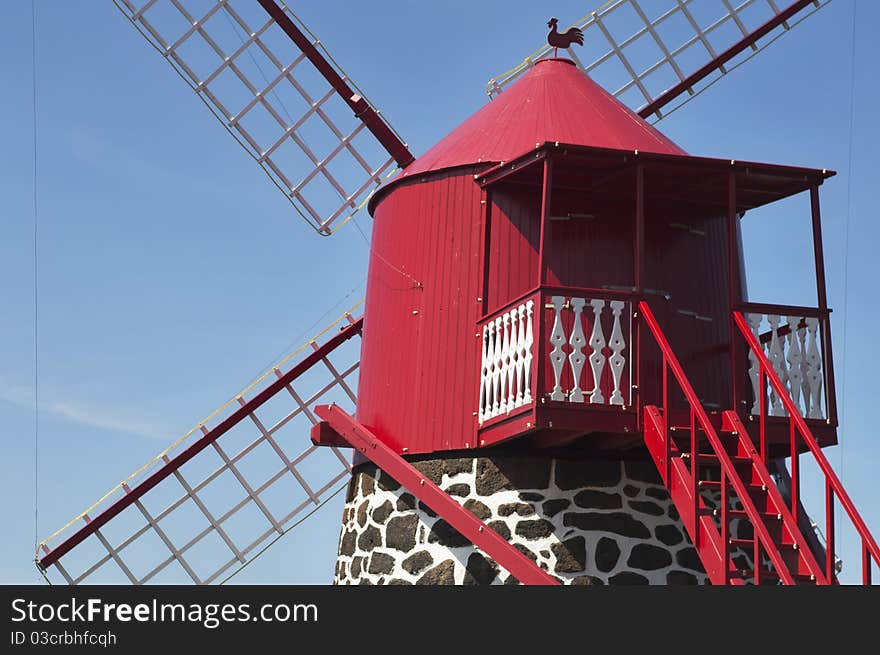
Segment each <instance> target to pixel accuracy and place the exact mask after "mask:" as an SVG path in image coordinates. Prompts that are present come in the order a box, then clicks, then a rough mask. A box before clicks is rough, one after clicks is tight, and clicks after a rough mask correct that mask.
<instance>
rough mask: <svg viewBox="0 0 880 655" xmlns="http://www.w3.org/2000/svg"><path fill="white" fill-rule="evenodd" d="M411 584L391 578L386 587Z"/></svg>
mask: <svg viewBox="0 0 880 655" xmlns="http://www.w3.org/2000/svg"><path fill="white" fill-rule="evenodd" d="M411 584H412V582H407V581H406V580H401V579H400V578H391V579H390V580H389V581H388V586H390V587H402V586H404V585H411Z"/></svg>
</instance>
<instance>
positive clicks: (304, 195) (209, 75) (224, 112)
mask: <svg viewBox="0 0 880 655" xmlns="http://www.w3.org/2000/svg"><path fill="white" fill-rule="evenodd" d="M114 1H115V2H116V4H117V6H118V7H119V8H120V10H121V11H122V12H123V13H124V14H125V15H126V17H127V18H128V19H129V20H130V21H131V22H132V24H133V25H134V26H135V27H136V28H137V29H138V30H139V31H140V32H141V34H143V36H144V37H145V38H146V39H147V40H148V41H149V42H150V43H151V44H152V45H153V46H154V47H155V48H156V49H157V50H158V51H159V52H161V53H162V55H163V56H164V57H165V59H166V60H167V61H168V62H169V63H170V64H171V65H172V66H173V67H174V68H175V70H177V72H178V73H179V74H180V75H181V77H182V78H183V79H184V80H185V81H186V82H187V83H188V84H189V85H190V86H191V87H192V89H193V90H194V91H195V92H196V93H197V94H198V95H199V97H200V98H201V99H202V100H203V101H204V102H205V104H206V105H207V106H208V107H209V109H210V110H211V111H212V113H213V114H214V115H215V116H216V117H217V119H218V120H220V122H221V123H223V125H224V126H225V127H226V129H227V130H229V132H230V134H232V136H233V137H235V139H236V140H237V141H238V142H239V143H240V144H241V145H242V146H243V147H244V149H245V150H246V151H247V152H248V153H249V154H250V155H251V156H252V157H253V158H254V160H255V161H256V162H257V163H258V164H259V165H260V166H261V167H262V168H263V170H264V171H265V172H266V174H267V175H268V176H269V177H270V178H271V179H272V181H273V182H274V183H275V185H276V186H277V187H278V188H279V189H281V190H282V191H283V192H284V194H285V195H286V196H287V198H288V199H289V200H290V202H291V203H292V204H293V206H294V207H295V208H296V210H297V212H298V213H299V214H300V215H301V216H302V217H303V218H304V219H305V220H306V221H308V222H309V223H310V224H311V225H312V226H313V227H314V228H315V229H316V230H317V231H319V232H321V233H323V234H329V233H332V232H333V231H334V230H335V229H336V228H338V227H339V226H340V225H341V224H343V223H344V222H346V221H347V220H348V218H350V217H351V216H353V215H354V213H355V212H357V211H358V210H359V209H360V208H362V207H363V206H364V205H365V203H366V201H367V199H368V198H369V195H370V194H371V193H372V191H373V190H374V189H375V188H377V187H378V186H379V184H380V183H381V182H382V180H383V178H384V177H386V176H387V175H389V174H390V173H391V172H393V171H394V170H395V168H396V165H395V161H394V158H393V157H390V156H389V155H388V153H387V152H386V151H385V149H384V148H383V146H382V145H381V144H380V142H379V141H378V139H377V138H376V137H375V136H373V135H372V134H371V133H370V131H369V130H366V129H364V128H365V124H364V123H363V122H361V120H360V119H359V118H358V117H357V116H355V112H354V111H352V109H351V107H350V105H349V104H348V103H347V102H346V99H345V98H342V97H340V96H339V94H338V93H337V91H336V90H335V89H334V88H333V86H332V85H331V84H330V83H329V82H327V81H326V80H324V79H323V78H321V77H320V76H318V75H317V74H316V73H315V69H314V68H313V67H312V64H311V62H310V61H309V60H308V59H307V58H306V55H305V54H304V53H303V52H301V51H299V50H298V49H297V48H296V47H295V46H294V45H293V43H292V42H291V41H290V39H289V38H288V37H287V35H285V34H284V33H283V31H282V30H281V28H280V27H279V26H278V24H276V22H275V21H274V20H273V19H271V18H270V17H269V15H268V14H267V13H266V11H264V10H263V9H262V8H260V7H259V5H257V3H256V2H255V1H254V0H212V2H211V4H210V6H209V7H208V8H207V10H205V9H204V7H205V4H206V3H205V2H202V1H199V0H151V1H149V2H146V3H142V4H140V6H138V3H137V2H135V1H134V0H114ZM280 6H281V9H282V10H283V12H284V14H285V15H286V16H287V17H289V18H290V19H291V20H292V21H293V22H294V23H295V24H296V25H297V29H299V30H300V31H301V32H303V33H306V34H309V38H311V40H312V45H313V46H314V47H315V48H317V49H318V50H319V51H321V52H323V46H322V45H321V43H320V41H318V40H317V39H315V38H314V37H313V36H312V35H310V33H309V32H308V30H307V29H306V28H305V27H304V26H303V25H302V24H301V23H300V22H299V20H298V19H297V18H296V16H295V15H294V14H293V13H292V12H291V11H290V10H289V9H288V8H287V7H286V6H284V5H283V4H281V5H280ZM323 54H324V59H326V60H328V62H332V58H331V57H330V56H329V55H328V54H326V52H324V53H323ZM331 65H332V67H333V69H334V70H335V71H336V72H338V73H339V75H340V77H341V79H342V80H344V81H345V83H346V84H348V85H351V80H349V79H348V78H347V77H346V76H345V74H344V73H342V72H341V71H338V67H337V66H335V63H332V64H331ZM316 80H317V82H316ZM352 86H353V85H352ZM353 88H356V87H353ZM357 93H358V95H359V97H360V98H363V97H364V96H363V93H362V92H360V90H357ZM386 123H387V121H386ZM291 149H292V150H291ZM293 153H298V155H294V154H293Z"/></svg>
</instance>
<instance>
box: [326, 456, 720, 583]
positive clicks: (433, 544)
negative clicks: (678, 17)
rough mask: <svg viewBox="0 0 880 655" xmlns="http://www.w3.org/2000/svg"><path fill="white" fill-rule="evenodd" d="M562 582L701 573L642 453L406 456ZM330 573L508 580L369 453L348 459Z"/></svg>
mask: <svg viewBox="0 0 880 655" xmlns="http://www.w3.org/2000/svg"><path fill="white" fill-rule="evenodd" d="M414 465H415V466H416V467H417V468H418V469H419V470H420V471H422V473H423V474H424V475H425V477H426V478H429V479H430V480H432V481H433V482H435V483H437V484H438V485H439V486H440V487H441V488H442V489H443V490H444V491H446V492H447V493H448V494H449V495H451V496H453V497H455V498H456V499H457V500H459V501H460V502H461V503H462V504H463V505H464V507H465V508H467V509H468V510H470V511H471V512H473V513H474V514H475V515H476V516H477V517H479V518H480V519H482V520H483V521H485V522H486V523H487V524H488V525H489V526H490V527H491V528H492V529H493V530H495V531H496V532H498V533H499V534H500V535H501V536H502V537H504V538H505V539H508V540H509V541H510V542H511V543H512V544H513V545H514V546H515V547H516V548H518V549H519V550H521V551H522V552H523V553H525V554H526V555H527V556H529V557H530V558H532V559H533V560H535V561H536V562H537V563H538V564H539V566H541V568H543V569H544V570H546V571H548V572H550V573H551V574H552V575H554V576H555V577H556V578H558V579H559V580H560V581H561V582H563V583H564V584H707V583H708V580H707V576H706V574H705V572H704V571H703V568H702V565H701V563H700V560H699V557H698V556H697V553H696V551H695V550H694V548H693V546H692V545H691V543H690V540H689V539H688V536H687V534H686V533H685V530H684V528H683V526H682V524H681V522H680V520H679V517H678V512H677V511H676V510H675V507H674V506H673V505H672V501H671V500H670V498H669V495H668V493H667V492H666V489H665V488H664V487H663V486H662V484H661V482H660V478H659V476H658V474H657V471H656V469H655V468H654V465H653V463H652V462H650V461H625V462H623V461H620V460H598V459H580V460H572V459H554V458H551V457H542V456H538V455H531V456H530V455H521V454H517V455H498V456H493V457H478V458H473V457H468V458H435V459H424V460H422V461H419V462H414ZM334 583H335V584H445V585H451V584H518V581H517V580H516V579H515V578H513V577H512V576H510V575H509V574H508V573H507V571H505V570H502V569H500V567H498V565H497V564H495V563H494V562H493V561H492V560H491V559H489V558H488V557H486V556H485V555H484V554H483V553H482V552H481V551H480V550H479V549H477V548H476V547H475V546H474V545H473V544H471V543H470V542H469V541H468V540H467V539H465V538H464V537H462V536H461V535H460V534H459V533H458V532H457V531H456V530H455V529H453V528H452V527H451V526H450V525H449V524H448V523H447V522H446V521H444V520H443V519H440V518H438V517H437V515H436V514H435V513H434V512H433V511H432V510H431V509H430V508H428V507H427V506H425V505H424V504H422V503H419V502H418V501H417V500H416V499H415V498H414V497H413V496H412V495H411V494H410V493H408V492H407V491H405V490H404V489H403V488H401V487H400V485H399V484H398V483H397V482H396V481H395V480H393V479H392V478H390V477H389V476H388V475H387V474H385V473H383V472H382V471H381V470H380V469H377V467H376V466H374V465H372V464H364V465H361V466H359V467H357V468H356V469H355V471H354V475H353V477H352V481H351V484H350V486H349V490H348V498H347V502H346V505H345V509H344V510H343V514H342V533H341V535H340V540H339V557H338V560H337V563H336V575H335V579H334Z"/></svg>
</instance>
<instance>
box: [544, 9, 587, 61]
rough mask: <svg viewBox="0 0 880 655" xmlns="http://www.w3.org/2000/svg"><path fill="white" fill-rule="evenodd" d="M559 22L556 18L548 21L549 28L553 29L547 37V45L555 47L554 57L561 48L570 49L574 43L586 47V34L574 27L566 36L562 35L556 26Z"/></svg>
mask: <svg viewBox="0 0 880 655" xmlns="http://www.w3.org/2000/svg"><path fill="white" fill-rule="evenodd" d="M558 22H559V20H558V19H556V18H551V19H550V20H549V21H547V27H549V28H551V29H550V34H548V35H547V43H549V44H550V45H552V46H553V56H554V57H555V56H556V51H557V50H558V49H559V48H568V47H570V46H571V44H572V43H577V44H578V45H584V33H583V32H582V31H581V30H580V29H578V28H577V27H572V28H569V30H568V31H567V32H565V33H564V34H560V33H559V32H557V31H556V24H557V23H558Z"/></svg>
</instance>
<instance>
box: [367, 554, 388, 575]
mask: <svg viewBox="0 0 880 655" xmlns="http://www.w3.org/2000/svg"><path fill="white" fill-rule="evenodd" d="M393 570H394V558H393V557H392V556H391V555H389V554H387V553H380V552H378V551H377V552H374V553H373V555H372V556H371V557H370V566H369V568H368V569H367V571H369V572H370V573H391V571H393Z"/></svg>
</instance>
